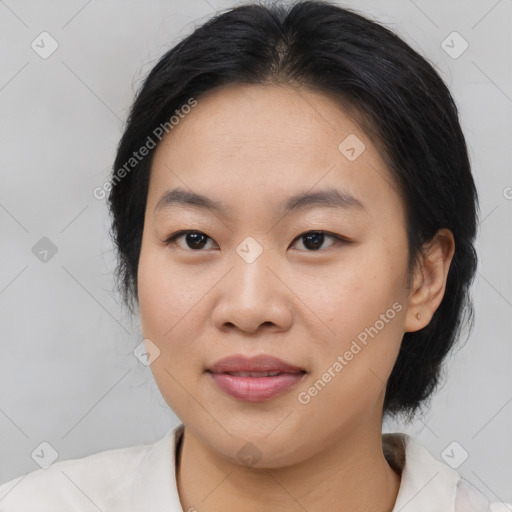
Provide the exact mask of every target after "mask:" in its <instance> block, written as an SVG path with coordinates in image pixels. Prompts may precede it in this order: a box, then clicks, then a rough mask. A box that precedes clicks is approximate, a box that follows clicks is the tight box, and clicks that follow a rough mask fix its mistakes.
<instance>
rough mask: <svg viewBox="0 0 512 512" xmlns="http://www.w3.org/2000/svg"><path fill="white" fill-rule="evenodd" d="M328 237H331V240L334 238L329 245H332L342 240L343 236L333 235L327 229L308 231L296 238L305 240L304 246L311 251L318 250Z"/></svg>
mask: <svg viewBox="0 0 512 512" xmlns="http://www.w3.org/2000/svg"><path fill="white" fill-rule="evenodd" d="M326 238H330V239H331V240H333V242H332V243H331V245H329V247H331V246H332V245H334V244H335V243H336V242H338V241H342V239H341V237H339V236H337V235H333V234H331V233H327V232H326V231H309V232H307V233H303V234H302V235H299V236H298V237H297V238H296V239H295V240H303V242H302V244H303V246H304V247H306V248H307V249H308V251H309V252H311V251H318V250H319V249H320V248H321V246H322V245H323V243H324V241H325V239H326ZM295 240H294V242H295Z"/></svg>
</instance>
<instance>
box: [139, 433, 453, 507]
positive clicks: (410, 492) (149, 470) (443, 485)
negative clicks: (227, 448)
mask: <svg viewBox="0 0 512 512" xmlns="http://www.w3.org/2000/svg"><path fill="white" fill-rule="evenodd" d="M183 429H184V426H183V424H182V423H181V424H179V425H177V426H176V427H174V428H172V429H171V430H170V431H169V432H168V433H167V434H166V435H165V437H163V438H162V439H160V440H159V441H157V442H156V443H154V444H153V445H152V446H151V447H150V448H149V450H148V452H147V454H146V456H145V459H144V461H143V462H142V463H141V464H140V473H139V475H138V477H137V479H136V480H135V481H134V482H133V486H132V487H131V498H130V503H131V505H132V508H133V510H140V511H145V510H149V508H148V504H151V507H150V508H151V511H152V512H160V511H162V512H164V511H165V512H171V511H175V512H182V508H181V505H180V500H179V494H178V488H177V481H176V467H175V461H176V458H175V457H176V446H177V442H178V440H179V439H180V438H181V435H182V433H183ZM382 442H383V450H384V454H385V456H386V458H387V460H388V461H389V463H390V464H391V465H392V466H394V467H395V468H397V469H398V470H399V472H401V474H402V479H401V483H400V489H399V492H398V496H397V500H396V503H395V506H394V507H393V512H433V511H437V510H442V511H443V512H452V511H453V510H454V503H455V494H456V491H457V482H458V480H459V478H460V477H459V474H458V473H457V472H456V471H455V470H453V469H451V468H450V467H448V466H447V465H446V464H443V463H442V462H440V461H438V460H436V459H435V458H434V457H433V456H432V455H431V454H430V453H429V452H428V451H427V450H426V449H425V448H423V447H422V446H421V445H420V444H418V443H417V442H416V441H415V440H414V439H413V438H412V437H410V436H409V435H407V434H403V433H388V434H383V435H382ZM404 462H405V464H404Z"/></svg>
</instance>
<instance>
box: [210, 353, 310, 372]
mask: <svg viewBox="0 0 512 512" xmlns="http://www.w3.org/2000/svg"><path fill="white" fill-rule="evenodd" d="M207 371H208V372H210V373H227V374H230V375H236V376H239V377H267V376H272V375H279V374H282V373H305V372H306V371H305V370H304V369H303V368H299V367H298V366H295V365H292V364H289V363H287V362H285V361H283V360H281V359H278V358H277V357H273V356H270V355H266V354H262V355H259V356H255V357H246V356H243V355H241V354H239V355H234V356H228V357H225V358H223V359H221V360H219V361H217V362H216V363H215V364H213V365H212V366H211V367H209V368H208V369H207Z"/></svg>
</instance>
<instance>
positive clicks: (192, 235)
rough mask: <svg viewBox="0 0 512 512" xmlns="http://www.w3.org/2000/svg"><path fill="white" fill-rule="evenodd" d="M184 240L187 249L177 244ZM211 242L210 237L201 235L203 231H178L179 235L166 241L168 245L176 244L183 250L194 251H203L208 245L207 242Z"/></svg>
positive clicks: (176, 234)
mask: <svg viewBox="0 0 512 512" xmlns="http://www.w3.org/2000/svg"><path fill="white" fill-rule="evenodd" d="M181 238H184V243H185V244H186V247H184V246H183V245H182V244H179V243H177V240H179V239H181ZM208 239H209V240H211V238H210V237H209V236H208V235H205V234H204V233H201V231H178V232H177V233H174V234H172V235H171V236H170V237H169V238H167V239H166V241H165V243H166V245H170V244H171V243H176V245H178V246H179V247H181V248H182V249H187V248H188V249H193V250H195V251H196V250H200V249H203V248H204V247H205V246H206V245H207V243H206V242H207V240H208Z"/></svg>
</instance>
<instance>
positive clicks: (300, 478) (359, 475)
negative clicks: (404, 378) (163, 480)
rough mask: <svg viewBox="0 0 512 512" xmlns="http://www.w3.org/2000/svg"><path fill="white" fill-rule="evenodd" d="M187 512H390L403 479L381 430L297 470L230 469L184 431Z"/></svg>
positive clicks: (357, 436) (349, 439)
mask: <svg viewBox="0 0 512 512" xmlns="http://www.w3.org/2000/svg"><path fill="white" fill-rule="evenodd" d="M176 473H177V485H178V491H179V495H180V500H181V504H182V507H183V510H185V511H188V510H191V511H193V510H198V511H200V512H213V511H218V510H226V511H232V510H237V511H238V512H256V511H258V512H259V511H261V510H262V509H263V510H269V509H270V508H271V507H275V508H278V509H279V510H280V511H284V512H304V510H308V511H311V512H313V511H316V510H336V511H337V512H348V511H350V512H359V511H365V512H370V511H375V512H377V511H378V512H391V511H392V509H393V507H394V504H395V501H396V497H397V494H398V489H399V487H400V475H399V474H398V473H396V472H395V471H394V470H393V469H392V468H391V467H390V465H389V464H388V462H387V461H386V459H385V457H384V454H383V451H382V438H381V431H380V428H379V430H378V431H375V429H374V430H373V431H372V432H371V433H370V432H364V431H362V430H361V429H358V431H357V433H356V432H354V433H352V434H351V435H350V436H345V437H344V438H343V439H342V440H338V441H337V442H335V443H333V444H330V445H329V446H327V447H326V449H325V450H323V451H321V452H318V453H316V454H315V455H314V456H313V457H310V458H308V459H307V460H304V461H301V462H300V463H298V464H294V465H291V466H286V467H280V468H271V469H265V468H256V467H247V466H243V465H240V464H235V463H232V462H231V461H229V460H227V459H226V458H224V457H222V456H221V455H220V454H217V453H216V452H215V451H214V450H213V449H212V448H211V447H209V446H208V445H206V444H205V443H203V442H202V441H201V440H200V439H198V438H197V437H195V436H194V435H193V434H192V433H191V432H189V431H188V430H187V429H185V432H184V434H183V440H182V443H181V454H180V456H179V460H178V461H177V468H176Z"/></svg>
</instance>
